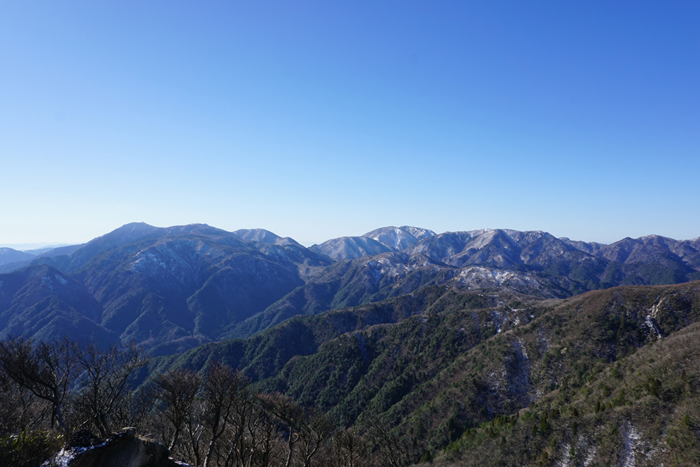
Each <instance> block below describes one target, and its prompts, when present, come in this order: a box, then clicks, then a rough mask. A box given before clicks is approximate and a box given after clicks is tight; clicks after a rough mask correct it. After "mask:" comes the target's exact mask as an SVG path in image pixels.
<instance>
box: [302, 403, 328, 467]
mask: <svg viewBox="0 0 700 467" xmlns="http://www.w3.org/2000/svg"><path fill="white" fill-rule="evenodd" d="M298 429H299V435H300V453H301V459H302V463H303V466H304V467H310V465H311V461H312V459H313V458H314V456H316V455H317V454H318V452H319V449H321V447H322V446H323V445H324V443H325V442H326V441H327V440H328V438H329V437H330V435H331V434H332V433H333V430H335V424H334V423H333V421H332V420H331V419H330V418H329V417H328V416H327V415H325V414H323V413H319V412H316V411H309V412H308V413H307V414H306V417H304V418H303V419H302V420H301V421H300V423H299V428H298Z"/></svg>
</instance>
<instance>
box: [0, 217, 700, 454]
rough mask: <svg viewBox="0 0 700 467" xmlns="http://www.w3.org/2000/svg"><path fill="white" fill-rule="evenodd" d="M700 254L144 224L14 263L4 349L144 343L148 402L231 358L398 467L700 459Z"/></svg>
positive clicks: (266, 387)
mask: <svg viewBox="0 0 700 467" xmlns="http://www.w3.org/2000/svg"><path fill="white" fill-rule="evenodd" d="M699 251H700V239H694V240H673V239H669V238H664V237H659V236H647V237H642V238H639V239H630V238H626V239H623V240H620V241H618V242H615V243H613V244H610V245H603V244H598V243H585V242H580V241H572V240H570V239H567V238H555V237H554V236H552V235H550V234H548V233H546V232H539V231H535V232H520V231H515V230H492V229H483V230H476V231H468V232H446V233H441V234H437V233H435V232H432V231H430V230H427V229H420V228H415V227H408V226H403V227H386V228H381V229H377V230H375V231H372V232H369V233H367V234H365V235H364V236H360V237H342V238H338V239H332V240H329V241H327V242H324V243H322V244H320V245H314V246H312V247H309V248H306V247H304V246H302V245H300V244H299V243H298V242H296V241H294V240H293V239H291V238H283V237H279V236H277V235H275V234H273V233H272V232H269V231H266V230H262V229H253V230H238V231H235V232H227V231H224V230H220V229H216V228H213V227H210V226H207V225H187V226H176V227H169V228H157V227H152V226H149V225H146V224H142V223H137V224H128V225H125V226H123V227H121V228H119V229H117V230H115V231H113V232H110V233H108V234H106V235H104V236H102V237H99V238H96V239H94V240H92V241H90V242H88V243H86V244H84V245H76V246H71V247H62V248H61V249H57V250H52V251H48V252H42V253H41V254H35V255H32V256H31V257H30V258H26V257H24V259H20V261H16V258H22V256H14V257H13V258H14V259H13V260H12V261H11V262H7V263H5V265H4V266H3V267H4V268H5V271H6V272H4V273H2V274H0V338H4V337H7V336H24V337H31V338H33V339H36V340H52V339H55V338H56V337H58V336H61V335H65V336H67V337H68V338H70V339H72V340H75V341H80V342H94V343H97V344H98V345H101V346H106V345H109V344H111V343H115V342H122V343H127V342H130V341H135V342H136V343H138V344H140V346H141V347H143V348H145V349H146V350H147V351H148V352H149V353H150V355H152V356H154V357H155V358H153V359H152V360H150V363H149V364H148V366H144V367H142V368H140V369H139V370H138V371H137V372H136V373H135V374H134V379H133V381H132V383H133V384H134V385H135V386H136V387H138V386H139V385H143V386H142V387H144V388H145V387H147V386H148V384H149V381H151V378H152V377H153V376H154V375H158V374H161V375H162V374H168V373H169V372H170V371H173V370H177V369H187V370H193V371H196V372H200V373H201V374H206V372H207V371H208V369H209V368H210V367H211V365H212V362H221V363H223V364H226V365H229V366H230V367H232V368H235V369H237V370H240V371H241V373H242V375H244V376H245V377H246V378H248V379H249V380H250V382H251V384H252V388H253V389H254V391H255V392H256V393H268V394H270V393H277V392H279V393H282V394H285V395H286V396H289V397H291V398H292V399H293V400H294V401H296V402H297V403H299V404H301V405H302V406H303V407H312V408H314V409H315V410H317V411H319V412H322V413H325V414H326V415H327V416H328V417H329V418H330V419H331V420H333V422H334V423H335V424H336V426H337V427H341V428H348V427H352V428H353V430H355V432H356V433H359V434H360V435H362V436H366V434H367V433H370V432H371V430H370V429H369V427H370V426H378V425H377V424H379V425H381V426H383V427H385V428H386V431H387V433H389V434H391V436H394V439H396V440H403V441H402V443H403V444H401V449H402V450H403V452H404V454H405V456H404V461H402V463H400V464H397V465H404V466H406V465H417V463H418V464H420V465H421V466H428V465H436V466H457V465H459V466H464V465H475V466H476V465H478V466H491V465H492V466H502V465H531V466H535V465H537V466H544V465H558V466H564V465H566V466H574V465H661V464H663V465H698V463H700V409H699V407H700V396H698V394H700V370H699V369H700V345H698V343H699V342H700V340H699V339H698V337H699V335H700V334H699V333H700V253H699ZM10 253H11V252H8V255H9V254H10ZM10 257H11V256H8V258H10Z"/></svg>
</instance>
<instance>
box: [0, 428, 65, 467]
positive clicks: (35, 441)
mask: <svg viewBox="0 0 700 467" xmlns="http://www.w3.org/2000/svg"><path fill="white" fill-rule="evenodd" d="M62 445H63V439H62V436H60V435H57V434H55V433H51V432H46V431H30V432H23V433H21V434H19V435H10V436H5V437H3V438H0V465H6V466H12V467H35V466H36V467H39V466H40V465H41V464H42V463H43V462H45V461H46V460H47V459H49V458H50V457H53V456H54V455H56V454H57V453H58V451H59V450H60V449H61V446H62Z"/></svg>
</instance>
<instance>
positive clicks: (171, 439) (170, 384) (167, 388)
mask: <svg viewBox="0 0 700 467" xmlns="http://www.w3.org/2000/svg"><path fill="white" fill-rule="evenodd" d="M153 382H154V383H155V385H156V388H157V390H156V394H157V397H158V399H159V401H160V402H161V413H162V414H163V416H164V417H165V419H166V420H167V422H168V423H169V426H167V427H162V429H163V440H164V441H165V442H166V444H167V446H168V449H170V450H171V451H172V450H173V449H174V448H175V447H176V446H177V444H178V443H179V442H180V436H181V434H182V431H183V430H184V429H185V428H186V427H187V426H189V427H192V426H193V424H194V421H193V418H194V417H193V416H194V413H193V412H194V405H195V397H196V396H197V393H198V392H199V388H200V386H201V378H200V377H199V375H198V374H197V373H195V372H194V371H192V370H186V369H177V370H171V371H169V372H167V373H159V374H157V375H156V377H155V378H154V379H153Z"/></svg>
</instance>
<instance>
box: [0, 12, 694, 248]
mask: <svg viewBox="0 0 700 467" xmlns="http://www.w3.org/2000/svg"><path fill="white" fill-rule="evenodd" d="M0 64H1V66H0V167H2V171H1V174H2V175H1V176H0V177H1V178H0V181H1V183H0V197H1V199H2V200H3V201H2V204H0V245H16V244H26V243H42V242H55V243H77V242H83V241H87V240H89V239H91V238H93V237H96V236H98V235H102V234H104V233H106V232H108V231H111V230H113V229H115V228H117V227H119V226H120V225H122V224H125V223H128V222H134V221H143V222H147V223H149V224H152V225H157V226H168V225H178V224H189V223H207V224H210V225H213V226H216V227H219V228H223V229H226V230H236V229H240V228H257V227H261V228H266V229H268V230H272V231H273V232H275V233H277V234H279V235H284V236H291V237H293V238H295V239H297V240H299V241H301V242H303V243H307V244H310V243H314V242H322V241H324V240H326V239H329V238H333V237H337V236H344V235H360V234H362V233H365V232H367V231H369V230H372V229H374V228H377V227H380V226H385V225H416V226H420V227H426V228H430V229H433V230H435V231H438V232H443V231H457V230H473V229H479V228H511V229H517V230H545V231H548V232H550V233H552V234H554V235H556V236H567V237H570V238H573V239H577V240H586V241H599V242H604V243H610V242H613V241H616V240H619V239H621V238H623V237H626V236H630V237H639V236H643V235H648V234H659V235H665V236H669V237H673V238H677V239H687V238H695V237H698V236H700V216H699V215H698V214H699V212H698V211H699V209H698V208H699V207H700V184H699V183H698V181H699V180H700V157H699V156H700V154H699V153H700V110H699V109H700V3H698V2H681V1H679V2H658V1H653V2H644V1H634V2H595V1H587V2H559V1H556V2H555V1H546V2H530V1H527V2H526V1H521V2H493V1H484V2H446V1H429V2H428V1H422V2H412V1H400V2H399V1H376V0H374V1H355V0H353V1H343V2H340V1H332V0H325V1H317V2H309V1H278V2H272V1H254V2H253V1H245V2H244V1H240V2H232V1H227V2H191V1H187V2H185V1H167V2H166V1H152V2H142V1H123V2H102V1H90V2H88V1H85V2H70V1H69V2H32V1H29V2H4V3H3V4H2V5H0Z"/></svg>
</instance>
